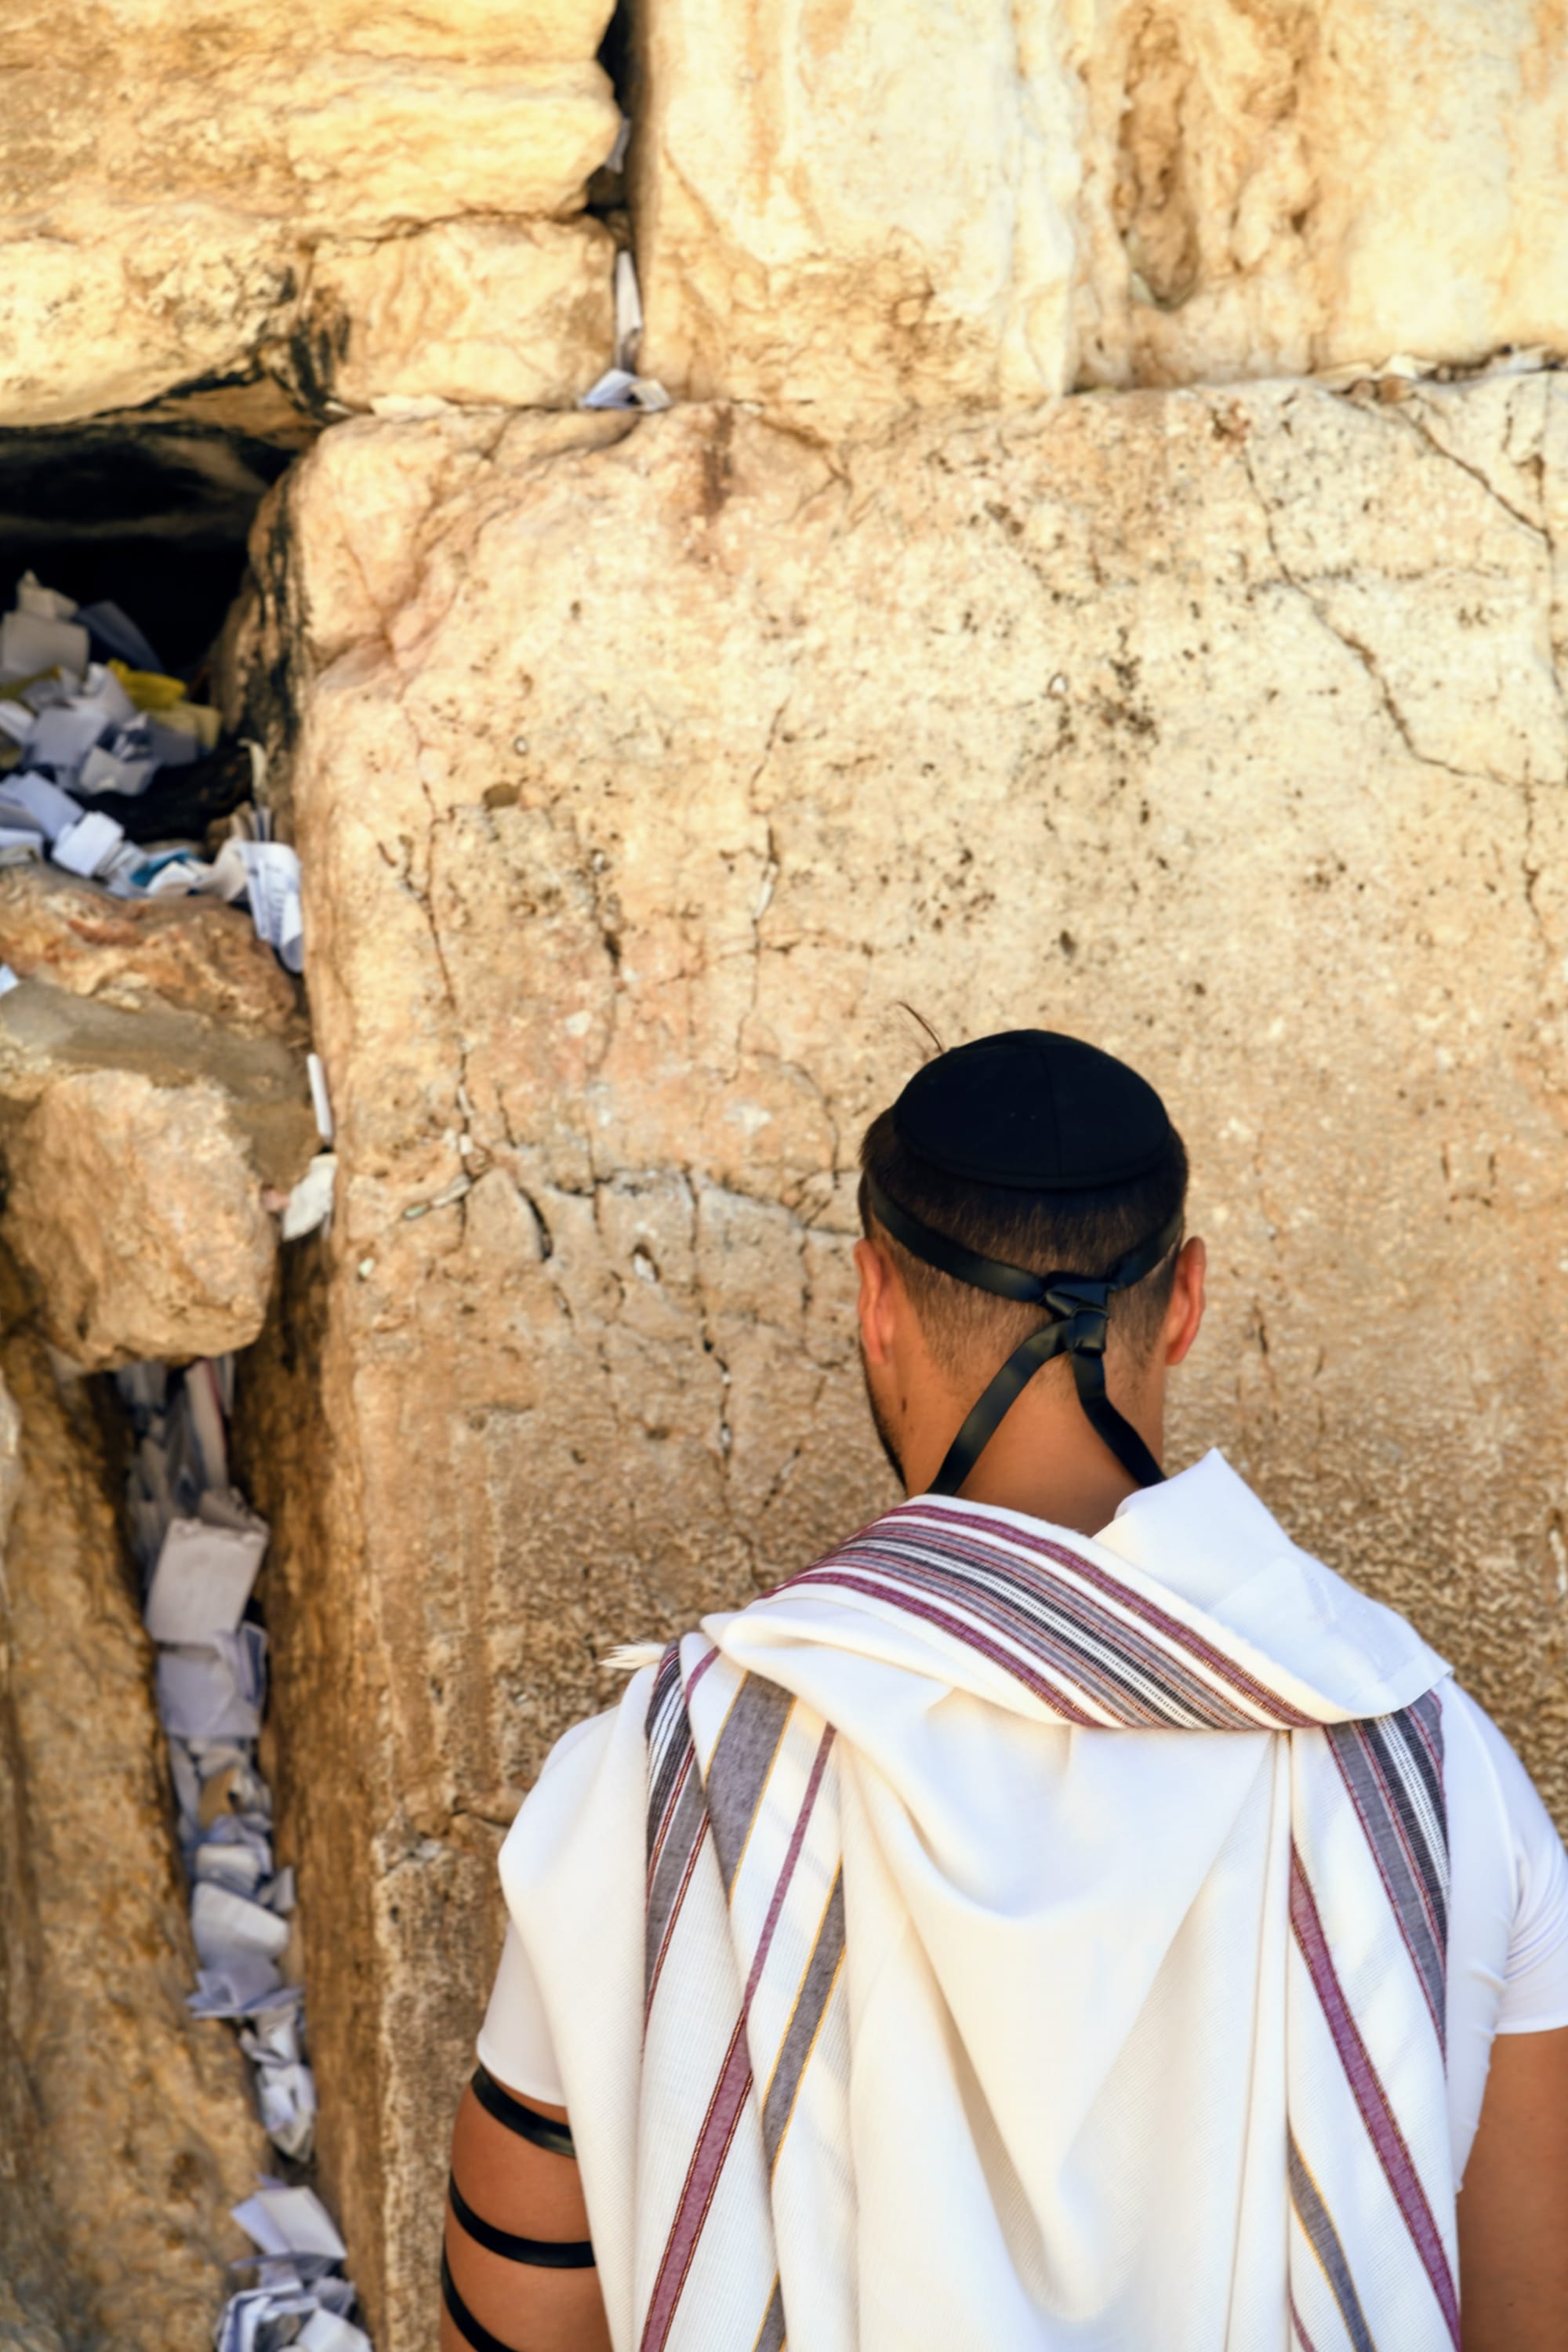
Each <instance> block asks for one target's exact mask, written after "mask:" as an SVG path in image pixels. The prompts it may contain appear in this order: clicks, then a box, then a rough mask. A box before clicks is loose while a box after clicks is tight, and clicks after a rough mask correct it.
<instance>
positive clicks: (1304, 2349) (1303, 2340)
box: [1290, 2295, 1316, 2352]
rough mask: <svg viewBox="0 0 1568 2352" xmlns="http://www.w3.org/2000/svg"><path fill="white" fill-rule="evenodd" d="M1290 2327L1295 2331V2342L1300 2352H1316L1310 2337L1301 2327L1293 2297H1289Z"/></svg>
mask: <svg viewBox="0 0 1568 2352" xmlns="http://www.w3.org/2000/svg"><path fill="white" fill-rule="evenodd" d="M1290 2325H1291V2326H1292V2327H1293V2328H1294V2329H1295V2331H1296V2341H1297V2343H1298V2344H1299V2345H1300V2347H1301V2352H1316V2347H1315V2346H1314V2344H1313V2342H1312V2339H1311V2337H1310V2336H1309V2335H1308V2333H1307V2331H1306V2329H1305V2328H1304V2327H1303V2326H1302V2325H1301V2315H1300V2312H1299V2311H1298V2310H1297V2308H1296V2298H1295V2296H1294V2295H1292V2296H1291V2297H1290Z"/></svg>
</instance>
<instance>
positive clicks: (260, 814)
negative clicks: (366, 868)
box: [0, 572, 304, 972]
mask: <svg viewBox="0 0 1568 2352" xmlns="http://www.w3.org/2000/svg"><path fill="white" fill-rule="evenodd" d="M219 725H220V720H219V717H218V713H217V711H216V709H213V708H212V707H211V706H210V705H209V704H207V703H203V702H192V701H191V700H190V698H189V696H188V694H187V692H186V689H185V687H184V684H183V682H182V681H181V680H180V679H179V678H177V677H168V676H167V675H166V674H165V673H164V671H163V667H162V665H161V663H160V661H159V659H158V656H157V654H156V653H155V652H154V650H153V647H152V646H150V645H149V644H148V642H147V640H146V638H145V637H144V636H143V635H142V633H141V631H140V630H139V629H138V628H137V626H136V625H135V623H134V622H133V621H131V620H128V619H127V618H126V616H125V614H123V613H122V612H121V610H120V607H119V605H118V604H86V605H77V604H74V603H73V602H72V601H71V599H70V597H68V596H65V595H62V594H61V593H60V592H59V591H58V589H56V588H45V587H43V586H41V585H40V583H38V582H37V580H36V579H35V578H34V577H33V575H32V573H31V572H28V573H27V574H26V576H25V578H24V579H23V580H22V581H21V582H20V583H19V585H18V587H17V590H16V610H15V611H14V612H10V613H6V614H4V615H0V865H8V864H16V863H17V862H18V861H20V860H24V859H27V858H46V857H47V858H48V859H49V860H50V861H51V863H52V864H54V865H56V866H62V867H63V868H64V870H65V871H66V872H67V873H68V874H75V875H77V876H79V877H80V878H81V879H82V880H83V881H88V882H97V883H100V884H101V885H102V887H104V888H105V889H106V890H110V891H111V892H112V893H113V894H114V896H115V897H116V898H161V897H164V896H176V897H181V898H184V897H188V896H189V895H190V894H191V893H192V892H207V893H211V894H213V895H214V896H216V897H218V898H227V899H230V900H238V899H241V898H243V899H245V900H246V901H247V903H248V905H249V908H250V912H251V917H252V919H253V920H254V922H255V924H256V928H257V930H258V933H259V934H260V936H261V938H262V939H264V940H266V941H267V943H268V946H269V947H271V948H273V949H275V950H277V953H278V955H279V957H280V958H281V960H282V961H283V963H284V964H285V965H286V966H287V968H288V970H289V971H293V972H297V971H300V969H301V967H302V964H303V960H304V941H303V934H302V929H301V924H300V861H299V858H298V857H297V856H296V855H295V853H294V851H293V850H292V849H291V848H289V845H288V844H287V843H285V842H281V841H274V840H273V839H272V838H271V824H270V820H269V817H268V812H267V811H265V810H254V809H253V810H250V811H248V812H247V814H246V815H245V816H243V817H241V818H240V819H239V821H238V822H237V824H233V825H232V827H231V838H230V839H228V840H226V841H225V842H224V843H223V845H222V846H221V847H220V848H219V849H218V851H217V854H216V856H214V857H212V858H210V859H209V858H208V857H207V856H205V852H204V850H203V848H202V846H201V845H199V844H196V843H194V842H186V841H169V842H157V843H152V844H149V843H146V842H142V843H137V842H132V841H128V840H127V839H126V837H125V827H124V826H123V825H122V824H120V822H119V821H118V819H117V818H115V817H113V816H111V815H110V814H109V813H108V811H107V810H105V809H103V808H102V807H96V808H86V807H84V806H83V801H84V799H89V798H90V799H94V800H97V799H99V798H100V797H101V796H102V795H105V794H115V795H118V797H119V798H121V800H137V799H140V798H141V797H142V794H143V793H146V792H147V791H148V790H149V789H150V788H151V787H152V784H153V779H154V778H155V776H156V775H157V773H158V772H159V770H160V769H161V768H169V767H183V766H185V765H187V764H189V762H191V761H195V760H198V759H200V758H202V756H203V755H204V754H205V753H206V752H208V751H213V750H215V749H216V744H217V740H218V730H219Z"/></svg>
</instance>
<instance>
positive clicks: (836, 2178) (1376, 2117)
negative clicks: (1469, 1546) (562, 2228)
mask: <svg viewBox="0 0 1568 2352" xmlns="http://www.w3.org/2000/svg"><path fill="white" fill-rule="evenodd" d="M1200 1473H1201V1474H1202V1475H1203V1477H1204V1478H1205V1479H1206V1481H1207V1486H1206V1487H1205V1489H1204V1491H1205V1493H1207V1494H1208V1495H1209V1496H1210V1499H1211V1501H1212V1504H1213V1514H1212V1516H1213V1521H1214V1525H1215V1545H1216V1547H1217V1549H1218V1551H1219V1552H1220V1553H1221V1554H1222V1555H1223V1554H1224V1553H1225V1551H1226V1546H1227V1545H1228V1546H1229V1548H1230V1550H1231V1552H1232V1553H1233V1554H1234V1553H1235V1552H1236V1550H1237V1546H1238V1545H1243V1544H1245V1545H1247V1546H1250V1547H1253V1548H1254V1549H1253V1552H1252V1556H1251V1558H1250V1559H1245V1558H1244V1559H1242V1560H1241V1561H1240V1563H1239V1565H1238V1564H1237V1560H1236V1559H1231V1560H1230V1562H1229V1563H1228V1567H1227V1575H1226V1576H1222V1577H1220V1578H1218V1579H1217V1580H1215V1581H1216V1585H1223V1586H1224V1588H1225V1593H1224V1598H1223V1599H1222V1600H1221V1601H1216V1603H1215V1606H1214V1608H1213V1609H1212V1610H1209V1609H1205V1608H1204V1607H1201V1606H1198V1605H1196V1604H1195V1603H1194V1602H1193V1601H1191V1600H1190V1599H1187V1598H1184V1597H1183V1596H1182V1595H1181V1594H1180V1593H1179V1592H1176V1591H1173V1590H1171V1589H1169V1588H1168V1587H1166V1586H1165V1585H1163V1583H1162V1582H1161V1581H1160V1580H1159V1579H1158V1578H1157V1576H1156V1575H1155V1574H1154V1573H1152V1572H1151V1570H1150V1568H1149V1567H1148V1566H1147V1565H1143V1564H1141V1563H1140V1560H1139V1559H1138V1557H1137V1554H1138V1553H1139V1551H1140V1549H1142V1550H1145V1551H1147V1550H1149V1549H1151V1548H1152V1549H1158V1545H1157V1528H1158V1520H1157V1518H1156V1517H1152V1516H1150V1515H1148V1514H1145V1515H1144V1517H1143V1519H1142V1521H1140V1520H1139V1518H1138V1516H1137V1514H1136V1513H1132V1514H1130V1515H1129V1516H1128V1517H1125V1518H1122V1519H1119V1520H1118V1521H1117V1522H1116V1523H1115V1524H1114V1525H1113V1527H1112V1528H1110V1529H1108V1530H1106V1531H1105V1533H1104V1535H1103V1536H1102V1537H1100V1538H1092V1539H1091V1538H1084V1537H1081V1536H1079V1535H1076V1534H1070V1533H1068V1532H1066V1531H1064V1530H1062V1529H1059V1528H1053V1527H1049V1526H1047V1525H1046V1524H1045V1523H1043V1522H1041V1521H1038V1520H1032V1519H1029V1518H1026V1517H1023V1516H1021V1515H1019V1514H1016V1513H1012V1512H1007V1511H1003V1510H999V1509H995V1508H990V1507H984V1506H976V1505H973V1504H965V1503H963V1502H962V1501H947V1500H942V1501H938V1500H933V1499H931V1498H922V1499H921V1500H918V1501H914V1502H910V1503H908V1504H905V1505H903V1506H902V1507H900V1508H898V1509H896V1510H893V1511H891V1512H889V1513H888V1515H887V1516H886V1517H883V1518H881V1519H879V1520H878V1521H877V1522H876V1523H875V1524H874V1525H873V1526H871V1527H870V1528H867V1529H865V1530H864V1531H863V1532H862V1533H861V1534H859V1535H858V1536H857V1537H855V1538H853V1539H852V1540H851V1541H850V1542H848V1543H847V1544H845V1545H844V1546H843V1547H842V1548H841V1549H839V1550H837V1551H836V1552H833V1553H831V1554H830V1555H829V1556H828V1557H827V1558H826V1559H823V1560H820V1561H819V1562H817V1564H816V1566H815V1567H813V1568H809V1569H807V1570H805V1572H804V1573H802V1574H800V1575H798V1576H795V1577H794V1578H792V1579H791V1580H788V1581H787V1582H786V1583H784V1585H782V1586H780V1587H779V1588H778V1589H777V1590H776V1591H774V1592H773V1593H770V1594H769V1595H767V1596H766V1597H765V1598H763V1600H761V1601H756V1602H753V1603H752V1605H751V1606H750V1607H749V1608H747V1609H746V1610H744V1611H743V1612H739V1613H737V1614H735V1615H733V1616H730V1617H719V1618H712V1619H710V1620H708V1621H706V1622H705V1625H704V1629H703V1631H702V1632H700V1633H692V1634H689V1635H687V1636H686V1637H685V1638H684V1639H683V1640H682V1641H681V1642H680V1643H678V1644H676V1645H674V1646H672V1647H671V1648H670V1649H668V1651H666V1652H665V1653H664V1654H663V1656H662V1658H661V1660H660V1662H659V1664H658V1666H657V1668H645V1670H644V1671H643V1672H641V1673H639V1674H638V1675H637V1681H636V1684H635V1685H634V1686H633V1688H632V1689H631V1691H630V1692H629V1693H628V1696H627V1701H626V1706H625V1707H624V1708H623V1709H622V1710H621V1712H620V1717H619V1719H618V1720H617V1719H616V1718H607V1719H601V1726H602V1727H600V1726H595V1727H590V1728H591V1731H592V1734H593V1736H592V1737H590V1738H586V1739H585V1740H584V1741H582V1742H581V1743H580V1744H579V1745H578V1746H577V1748H575V1749H573V1748H565V1749H564V1750H563V1756H562V1760H561V1762H560V1764H559V1765H557V1766H556V1767H554V1768H552V1770H550V1771H547V1773H546V1776H545V1778H544V1780H542V1783H541V1789H540V1791H539V1792H538V1794H537V1795H536V1797H535V1798H534V1799H533V1800H532V1801H531V1805H530V1807H528V1808H525V1809H524V1812H523V1814H522V1815H521V1817H520V1822H519V1824H518V1826H517V1827H516V1828H515V1829H514V1831H513V1832H512V1836H511V1838H510V1840H509V1843H508V1848H507V1853H506V1855H505V1857H504V1858H503V1865H502V1871H503V1879H504V1880H505V1882H506V1885H507V1891H508V1895H509V1901H510V1906H511V1909H512V1914H513V1916H514V1919H515V1920H516V1921H517V1923H518V1926H519V1928H520V1931H521V1933H522V1935H523V1937H524V1941H525V1943H526V1945H527V1947H528V1948H529V1951H530V1955H531V1959H532V1961H533V1964H534V1966H535V1969H536V1972H537V1973H538V1975H539V1978H540V1982H541V1988H542V1993H543V1996H544V1998H545V2000H546V2003H547V2005H548V2008H549V2011H550V2021H551V2027H552V2033H553V2035H554V2036H555V2039H556V2042H557V2047H558V2051H559V2053H560V2059H561V2064H562V2069H563V2081H564V2083H565V2085H566V2090H567V2098H568V2106H569V2110H570V2113H571V2116H572V2120H573V2123H574V2126H575V2128H576V2132H577V2138H578V2146H579V2149H580V2151H581V2153H582V2156H583V2160H584V2186H585V2188H586V2190H587V2194H588V2205H589V2212H590V2218H591V2221H592V2225H593V2229H594V2234H595V2244H596V2246H597V2248H598V2252H599V2262H600V2267H601V2276H602V2278H603V2280H604V2283H605V2295H606V2305H607V2308H608V2311H609V2315H610V2322H611V2328H612V2334H613V2336H614V2340H615V2343H616V2347H617V2352H634V2347H635V2352H777V2347H782V2346H784V2344H785V2343H786V2342H787V2343H788V2344H790V2345H791V2346H792V2347H795V2352H850V2347H861V2352H919V2347H932V2352H936V2347H942V2352H951V2347H974V2352H1024V2347H1030V2352H1034V2347H1074V2352H1083V2347H1095V2352H1113V2347H1114V2352H1156V2348H1157V2352H1220V2347H1229V2348H1230V2352H1273V2347H1290V2346H1296V2347H1302V2352H1346V2347H1349V2352H1449V2347H1457V2346H1458V2340H1459V2338H1458V2298H1457V2293H1456V2284H1455V2281H1456V2263H1455V2231H1454V2189H1453V2179H1452V2167H1451V2158H1450V2149H1449V2137H1448V2123H1447V2112H1446V2103H1445V2077H1444V2018H1445V1963H1446V1942H1447V1916H1446V1906H1447V1832H1446V1822H1445V1812H1444V1801H1443V1780H1442V1753H1443V1749H1442V1707H1441V1699H1440V1695H1439V1693H1438V1691H1437V1689H1436V1687H1435V1685H1436V1684H1437V1683H1438V1682H1439V1681H1440V1680H1441V1678H1442V1676H1443V1675H1444V1674H1445V1673H1446V1672H1447V1669H1446V1667H1445V1666H1444V1664H1443V1663H1442V1661H1441V1660H1440V1659H1437V1658H1436V1656H1435V1655H1434V1654H1433V1653H1432V1652H1430V1651H1429V1650H1427V1649H1426V1647H1425V1645H1424V1644H1423V1643H1421V1642H1420V1641H1419V1639H1418V1637H1417V1636H1415V1634H1414V1633H1412V1632H1411V1630H1410V1629H1409V1628H1408V1627H1407V1626H1406V1625H1405V1623H1404V1622H1403V1621H1402V1620H1400V1619H1397V1618H1395V1617H1394V1616H1393V1615H1392V1614H1391V1612H1387V1611H1384V1610H1382V1609H1381V1608H1379V1607H1378V1606H1377V1605H1376V1604H1375V1603H1373V1602H1371V1601H1366V1600H1365V1599H1364V1598H1363V1596H1362V1595H1360V1594H1358V1593H1356V1592H1354V1591H1352V1588H1350V1587H1349V1586H1347V1585H1344V1584H1342V1582H1341V1581H1340V1580H1339V1579H1337V1578H1335V1577H1333V1576H1332V1575H1331V1572H1330V1571H1329V1570H1326V1569H1323V1568H1322V1567H1321V1565H1320V1564H1319V1563H1317V1562H1315V1561H1312V1560H1310V1559H1309V1558H1308V1557H1307V1555H1305V1554H1303V1553H1301V1552H1300V1551H1298V1550H1296V1549H1295V1548H1294V1547H1293V1546H1291V1545H1290V1544H1289V1541H1288V1539H1287V1538H1285V1537H1284V1536H1283V1535H1282V1533H1281V1532H1280V1531H1279V1528H1277V1526H1276V1525H1275V1523H1274V1521H1273V1520H1272V1519H1271V1518H1269V1517H1268V1513H1267V1512H1266V1511H1265V1510H1264V1509H1263V1507H1262V1506H1261V1505H1260V1504H1258V1502H1257V1500H1256V1498H1255V1497H1253V1496H1251V1495H1250V1494H1249V1493H1248V1492H1247V1489H1246V1488H1245V1487H1244V1486H1242V1485H1241V1483H1240V1481H1239V1480H1237V1479H1236V1478H1235V1476H1234V1474H1232V1473H1231V1472H1230V1471H1229V1470H1228V1469H1227V1468H1226V1465H1224V1463H1223V1462H1222V1461H1220V1460H1219V1457H1218V1456H1216V1455H1211V1456H1210V1457H1209V1458H1208V1461H1207V1462H1206V1463H1205V1464H1203V1465H1199V1467H1198V1470H1197V1471H1194V1472H1189V1473H1187V1474H1185V1476H1186V1478H1187V1479H1188V1480H1192V1479H1194V1478H1197V1477H1198V1476H1199V1475H1200ZM1156 1492H1157V1493H1168V1492H1170V1489H1168V1488H1167V1489H1162V1490H1156ZM1191 1516H1192V1515H1191V1513H1190V1512H1189V1514H1188V1519H1189V1523H1190V1520H1191ZM1124 1529H1126V1530H1127V1531H1128V1532H1127V1535H1126V1538H1125V1540H1122V1541H1121V1543H1120V1548H1119V1549H1112V1545H1113V1543H1114V1542H1118V1541H1119V1539H1121V1538H1122V1536H1123V1530H1124ZM1222 1564H1223V1563H1222ZM1249 1567H1250V1569H1251V1570H1252V1571H1253V1572H1251V1573H1247V1570H1248V1568H1249ZM1176 1734H1180V1735H1182V1736H1181V1737H1180V1738H1176V1737H1173V1735H1176ZM552 1780H553V1781H554V1782H555V1784H556V1785H555V1788H554V1791H553V1793H552V1794H549V1793H547V1792H549V1791H551V1789H552ZM634 1807H635V1809H636V1811H637V1814H638V1815H640V1826H641V1830H642V1836H641V1839H640V1841H639V1843H640V1844H641V1847H642V1852H641V1853H640V1854H638V1855H637V1857H636V1861H635V1862H634V1859H633V1844H632V1840H633V1835H634V1831H633V1827H632V1813H633V1809H634ZM531 1813H532V1814H533V1821H532V1823H530V1815H531ZM595 1860H596V1861H597V1864H599V1865H600V1866H599V1867H598V1868H595ZM637 1863H641V1864H643V1865H644V1867H643V1869H642V1870H641V1871H639V1873H638V1875H639V1876H640V1877H641V1878H642V1880H643V1882H644V1885H645V1887H646V1916H645V1917H644V1918H643V1920H642V1921H641V1922H640V1923H638V1922H636V1921H635V1920H634V1921H633V1923H632V1925H631V1927H630V1928H628V1925H627V1915H628V1913H630V1912H631V1911H632V1909H633V1905H632V1901H631V1896H630V1891H629V1889H628V1887H627V1886H626V1884H624V1883H620V1884H617V1883H616V1876H617V1875H618V1874H620V1873H621V1872H622V1871H629V1869H631V1868H635V1867H636V1866H637ZM605 1864H609V1865H610V1866H611V1875H610V1876H609V1877H606V1876H605V1870H604V1865H605ZM595 1887H596V1890H597V1891H596V1897H595V1895H594V1893H593V1890H594V1889H595ZM563 1906H564V1908H563ZM585 1915H586V1916H585ZM574 1923H575V1924H574ZM639 1927H640V1932H638V1928H639ZM639 1963H640V1966H639Z"/></svg>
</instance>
